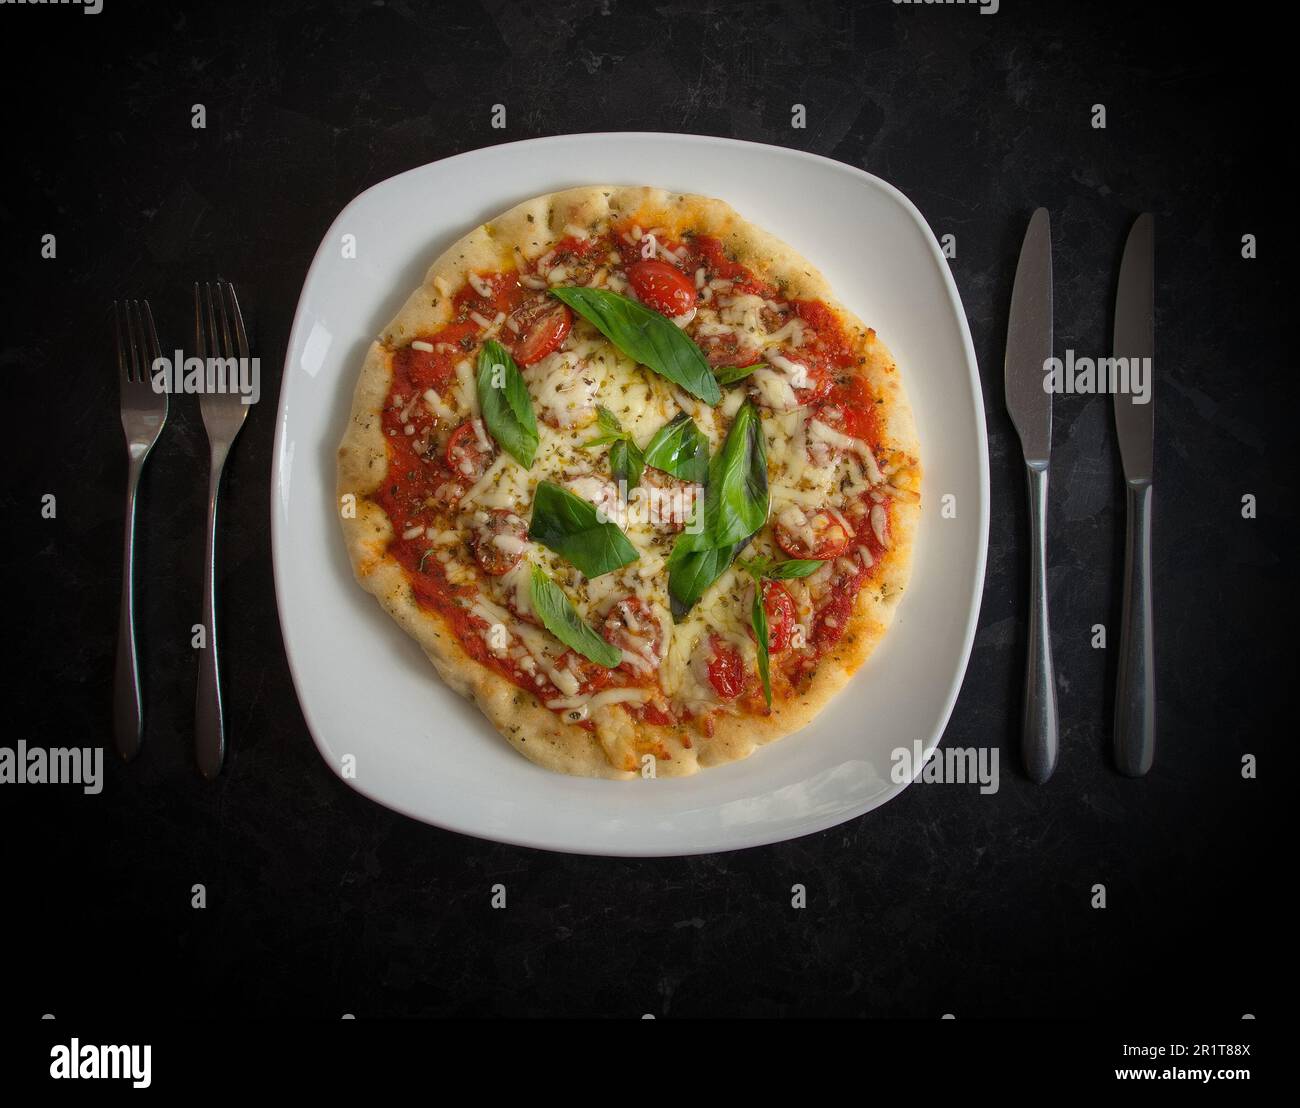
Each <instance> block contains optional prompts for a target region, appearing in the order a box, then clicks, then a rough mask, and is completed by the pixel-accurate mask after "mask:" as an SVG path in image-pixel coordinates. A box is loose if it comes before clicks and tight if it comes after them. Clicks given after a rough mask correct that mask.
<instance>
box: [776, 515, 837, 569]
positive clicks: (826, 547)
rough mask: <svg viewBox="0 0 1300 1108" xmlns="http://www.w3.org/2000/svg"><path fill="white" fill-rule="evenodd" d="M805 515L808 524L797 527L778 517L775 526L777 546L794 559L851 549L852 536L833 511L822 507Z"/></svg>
mask: <svg viewBox="0 0 1300 1108" xmlns="http://www.w3.org/2000/svg"><path fill="white" fill-rule="evenodd" d="M794 510H795V511H798V509H794ZM802 514H803V513H802V512H800V515H802ZM803 518H804V519H805V520H806V523H805V524H800V525H798V526H795V525H794V521H791V523H790V524H787V523H786V522H784V521H782V520H780V519H778V520H777V521H776V526H775V528H773V533H774V535H775V537H776V545H777V546H779V547H780V548H781V549H782V550H784V551H785V552H786V553H787V554H789V555H790V557H791V558H834V557H836V556H837V555H839V554H843V553H844V551H845V550H847V549H848V547H849V541H850V540H851V539H852V538H853V536H852V535H851V534H850V533H849V532H848V531H847V530H846V529H845V527H844V525H843V524H842V523H841V522H840V521H839V520H838V519H836V518H835V516H833V515H831V513H830V512H828V511H826V510H825V509H822V510H819V511H816V512H813V513H812V514H811V515H807V516H804V517H803ZM810 531H811V541H809V538H810V535H809V532H810Z"/></svg>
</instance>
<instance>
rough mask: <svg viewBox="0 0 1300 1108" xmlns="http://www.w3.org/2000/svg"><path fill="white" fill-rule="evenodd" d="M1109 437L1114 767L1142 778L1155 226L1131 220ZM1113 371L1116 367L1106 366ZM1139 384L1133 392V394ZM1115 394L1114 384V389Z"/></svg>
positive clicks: (1151, 695) (1151, 677)
mask: <svg viewBox="0 0 1300 1108" xmlns="http://www.w3.org/2000/svg"><path fill="white" fill-rule="evenodd" d="M1113 347H1114V349H1113V354H1114V356H1115V358H1116V359H1119V358H1124V359H1127V367H1126V368H1127V373H1126V374H1123V375H1119V374H1118V373H1117V376H1118V383H1119V384H1120V385H1125V386H1126V390H1127V391H1121V389H1120V388H1115V389H1114V408H1115V436H1116V438H1117V439H1118V440H1119V452H1120V459H1121V461H1122V462H1123V465H1124V486H1125V499H1126V507H1127V535H1126V537H1125V542H1124V612H1123V621H1122V623H1121V624H1120V643H1119V661H1118V670H1117V677H1116V682H1115V730H1114V748H1115V765H1116V767H1117V768H1118V769H1119V771H1120V772H1121V773H1125V774H1127V775H1128V776H1130V777H1141V776H1142V775H1143V774H1145V773H1146V772H1147V771H1148V770H1149V769H1150V768H1151V763H1152V762H1153V761H1154V759H1155V731H1156V721H1155V706H1156V698H1155V645H1154V616H1153V602H1152V595H1151V501H1152V488H1153V480H1154V465H1153V462H1152V458H1153V454H1154V443H1155V380H1154V376H1155V374H1154V367H1155V220H1154V219H1153V218H1152V216H1151V214H1150V213H1149V212H1148V213H1146V214H1143V215H1140V216H1138V218H1137V219H1136V220H1135V221H1134V223H1133V227H1132V230H1130V231H1129V235H1128V241H1127V242H1126V243H1125V245H1124V257H1123V260H1122V261H1121V262H1120V267H1119V284H1118V287H1117V291H1116V293H1115V341H1114V344H1113ZM1112 364H1113V365H1115V366H1116V369H1118V363H1112ZM1139 383H1142V384H1143V386H1144V387H1143V388H1141V389H1140V390H1139V389H1138V388H1137V387H1136V386H1137V385H1138V384H1139ZM1112 387H1114V384H1113V386H1112Z"/></svg>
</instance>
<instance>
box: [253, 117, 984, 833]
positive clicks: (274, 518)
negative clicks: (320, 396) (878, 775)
mask: <svg viewBox="0 0 1300 1108" xmlns="http://www.w3.org/2000/svg"><path fill="white" fill-rule="evenodd" d="M613 140H618V141H641V140H654V141H665V140H671V141H677V142H685V143H688V144H699V145H709V146H728V147H742V148H747V149H750V150H756V151H761V152H763V153H764V154H767V155H769V156H776V157H780V156H784V157H788V158H790V159H792V160H794V161H806V162H811V163H814V164H817V165H819V166H821V167H823V168H826V169H829V170H833V171H836V172H841V173H848V174H850V175H852V176H856V177H858V178H859V179H860V180H861V181H862V182H863V183H864V184H866V185H868V186H869V187H874V188H878V189H880V190H881V191H882V192H884V193H885V194H886V195H888V196H889V197H890V198H891V199H892V200H893V201H894V202H895V203H896V204H898V206H899V207H900V208H901V209H902V210H903V211H904V212H906V214H907V215H908V217H909V218H910V219H911V220H912V221H913V222H914V223H915V224H916V225H917V226H918V227H919V228H920V230H921V231H922V238H923V239H924V241H925V243H926V247H927V249H928V251H929V253H930V255H931V257H932V259H933V260H934V261H935V262H936V263H937V269H938V271H939V273H940V275H941V278H942V282H943V287H944V291H945V292H946V293H947V296H948V299H949V305H950V307H951V308H952V309H953V313H954V315H955V317H956V319H957V323H958V329H959V332H960V339H961V346H962V352H963V354H964V357H965V362H966V371H967V375H968V378H969V383H970V386H971V393H972V397H973V399H974V410H975V415H976V417H977V418H976V419H975V428H974V430H975V439H976V446H977V448H978V454H979V466H978V472H977V475H976V476H977V486H978V491H979V504H978V520H977V539H978V542H977V556H976V558H975V564H974V566H973V567H972V569H973V573H972V574H971V579H970V582H969V584H970V590H971V593H972V597H973V599H972V602H971V604H970V605H969V607H968V612H967V619H966V626H965V628H964V629H963V633H962V642H961V648H960V661H961V664H960V665H959V666H958V667H957V668H956V669H955V671H954V675H953V677H952V679H951V681H950V683H949V688H948V690H947V692H946V694H945V696H944V699H943V705H942V710H941V712H940V717H939V723H938V725H937V728H936V730H935V732H934V734H933V735H931V736H930V737H929V739H928V740H927V742H926V743H925V746H924V752H925V755H926V756H927V757H928V756H929V754H930V753H931V752H932V751H933V750H934V749H935V748H937V747H938V745H939V744H940V743H941V742H942V740H943V736H944V734H945V733H946V732H947V729H948V724H949V723H950V722H951V719H952V712H953V709H954V708H955V707H956V703H957V698H958V696H959V695H960V693H961V687H962V684H963V683H964V681H965V677H966V674H967V672H968V670H969V668H970V656H971V653H972V650H973V648H974V642H975V634H976V631H977V629H978V625H979V616H980V611H981V608H982V606H983V599H984V582H985V573H986V569H987V562H988V542H989V523H990V515H991V490H990V476H989V447H988V420H987V413H986V411H985V405H984V394H983V386H982V380H981V377H980V373H979V361H978V358H977V357H976V354H975V346H974V342H973V340H972V338H971V333H970V321H969V319H968V318H967V315H966V309H965V306H964V305H963V303H962V300H961V294H960V292H959V290H958V288H957V283H956V280H955V279H954V277H953V275H952V270H951V267H950V266H949V265H948V262H947V259H946V258H945V257H944V256H943V252H942V250H941V248H940V246H939V243H938V239H937V237H936V236H935V234H934V231H933V230H932V228H931V227H930V225H929V223H928V222H927V221H926V219H925V217H924V216H923V215H922V214H921V212H920V210H919V209H918V208H917V207H916V205H915V204H914V203H912V201H911V200H910V199H909V198H908V197H907V195H906V194H905V193H903V192H902V191H901V190H899V189H898V188H897V187H895V186H894V185H892V184H890V183H889V182H888V181H886V180H884V179H883V178H880V177H877V176H875V174H872V173H869V172H868V171H867V170H865V169H861V168H859V167H858V166H855V165H850V164H848V163H847V162H842V161H839V160H837V159H835V158H829V157H826V156H824V155H821V154H814V153H811V152H809V151H806V150H798V149H794V148H791V147H786V146H776V145H773V144H771V143H762V142H752V141H749V140H745V139H734V138H726V137H720V136H715V135H700V134H694V133H678V132H673V131H580V132H574V133H570V134H561V135H547V136H542V137H538V138H530V139H519V140H516V141H514V142H506V143H495V144H489V145H487V146H481V147H476V148H475V149H473V150H463V151H461V152H460V153H457V154H451V155H448V156H447V157H445V158H438V159H436V160H434V161H431V162H426V163H424V164H422V165H418V166H413V167H412V168H410V169H406V170H403V171H402V172H400V173H395V174H393V175H392V176H389V177H385V178H384V179H383V180H381V181H376V182H375V183H374V184H372V185H369V186H367V187H366V188H365V189H363V190H362V191H361V192H359V193H357V194H356V195H355V196H354V197H353V198H352V199H351V200H349V201H348V202H347V203H346V204H345V205H344V206H343V207H342V208H341V209H340V210H339V212H338V214H337V215H336V216H335V217H334V219H333V220H331V221H330V224H329V226H328V227H327V228H326V230H325V233H324V235H323V236H322V238H321V241H320V244H319V245H318V246H317V248H316V252H315V254H314V255H313V256H312V260H311V264H310V265H309V266H308V268H307V272H306V275H305V276H304V277H303V283H302V289H301V290H300V291H299V293H298V299H297V303H296V304H295V306H294V314H293V322H292V325H291V326H290V329H289V335H288V339H287V341H286V344H285V352H284V365H283V367H282V371H281V383H280V391H279V395H278V397H277V403H276V420H275V437H274V445H273V450H272V454H271V489H270V492H271V496H270V497H269V501H270V515H271V570H272V584H273V587H274V591H275V604H276V615H277V618H278V621H279V625H280V639H281V643H282V646H283V648H284V655H285V659H286V661H287V662H288V665H289V675H290V679H291V681H292V682H293V689H294V695H295V697H296V698H297V701H298V707H299V710H300V711H301V712H302V716H303V722H304V724H305V725H306V727H307V732H308V734H309V735H310V736H311V740H312V743H313V745H314V746H315V747H316V752H317V753H318V754H319V755H320V757H321V760H322V761H323V762H324V763H325V765H326V766H327V767H328V768H329V769H330V771H331V772H332V773H333V774H334V776H335V777H337V778H338V779H339V780H340V781H342V782H344V784H346V785H347V786H348V787H349V788H351V789H352V790H354V791H355V792H357V793H359V794H360V795H361V796H364V797H365V798H366V799H367V800H370V801H372V802H374V803H376V804H379V805H381V806H382V807H384V808H387V809H389V810H390V811H394V812H397V813H399V814H400V815H403V816H406V817H408V818H410V819H414V820H417V821H419V822H420V823H423V824H427V825H429V826H432V827H436V828H439V829H440V830H444V831H451V832H454V833H456V834H458V835H466V836H469V837H471V838H475V839H480V840H483V841H487V842H499V843H503V844H506V845H509V846H516V847H528V848H531V849H534V850H547V851H551V852H554V853H561V854H577V855H585V856H588V857H622V858H664V857H689V856H694V855H700V854H715V853H730V852H732V851H736V850H749V849H753V848H756V847H760V846H770V845H773V844H775V843H780V842H787V841H791V840H794V839H799V838H803V837H805V836H807V835H812V834H816V833H818V832H820V831H825V830H827V829H829V828H831V827H836V826H838V825H840V824H842V823H847V822H849V821H850V820H855V819H858V818H860V817H862V816H864V815H866V814H867V813H868V812H871V811H874V810H875V809H877V808H880V807H882V806H883V805H885V804H887V803H888V802H889V801H891V800H893V799H895V798H897V797H898V796H899V795H901V794H902V793H903V792H904V791H905V790H906V789H907V788H908V787H909V786H910V785H911V784H912V783H913V782H914V781H915V780H916V778H917V777H918V776H919V775H920V772H921V765H923V764H924V759H922V763H921V764H920V765H918V766H916V767H915V771H914V773H913V775H912V777H911V778H910V779H909V780H907V781H905V782H901V783H896V784H897V787H896V788H894V789H892V790H886V791H884V792H882V793H880V794H877V795H875V796H872V797H869V798H868V799H867V800H865V801H864V802H863V803H862V804H861V805H853V806H851V807H850V808H846V809H843V810H838V811H835V812H832V813H829V814H823V815H814V816H810V817H808V818H807V819H806V820H803V821H800V822H799V824H798V826H797V827H794V828H791V827H789V826H785V825H782V826H779V827H778V826H769V827H768V828H767V829H766V830H765V829H764V828H763V826H762V825H756V826H755V827H754V828H753V829H751V830H747V832H746V833H745V834H744V835H743V836H742V838H743V841H740V842H737V843H735V844H733V845H729V846H718V845H715V844H712V843H710V844H707V845H703V846H701V847H699V848H698V849H695V848H692V847H689V846H688V847H680V846H674V847H671V848H666V849H655V848H653V847H647V848H636V847H632V846H621V845H611V846H605V845H602V846H600V848H599V849H592V845H593V844H586V845H580V844H576V843H572V842H569V841H568V840H563V841H560V840H549V841H546V840H545V839H544V837H543V836H539V835H537V834H535V833H534V834H530V835H527V836H525V835H513V834H511V833H509V832H502V833H497V832H492V833H487V832H485V831H484V830H483V829H481V828H477V827H476V828H473V829H471V828H467V827H464V826H458V825H457V823H458V821H457V820H456V819H455V818H452V819H438V818H433V817H431V816H430V815H428V814H427V813H425V812H422V811H417V810H414V809H413V808H411V807H410V806H409V805H407V804H404V803H402V802H400V801H396V800H394V799H392V798H391V797H386V796H382V795H378V794H377V793H376V792H374V791H373V790H371V789H370V788H367V787H366V786H365V785H364V784H362V783H361V781H360V780H359V779H358V778H349V777H346V776H344V774H343V772H342V768H341V767H340V766H336V765H335V764H334V762H333V761H332V760H331V758H330V757H329V756H328V751H327V749H326V747H325V745H324V743H323V741H322V740H321V739H320V738H319V736H318V727H317V724H316V722H315V720H314V719H313V713H312V708H311V707H310V704H309V700H308V698H307V697H305V696H304V695H303V688H304V680H303V676H302V675H301V674H300V669H301V668H302V666H301V664H300V661H299V660H298V659H296V658H295V654H294V650H293V648H292V647H291V645H290V637H289V636H288V634H287V633H286V628H287V627H288V626H289V623H288V620H287V615H286V611H285V603H286V601H285V590H284V589H282V588H281V584H280V576H281V548H282V545H283V543H284V541H285V538H284V535H283V534H282V526H284V525H282V524H281V523H280V515H281V513H280V511H279V508H278V505H279V497H278V495H277V493H278V492H279V489H280V480H279V475H280V472H281V464H282V461H283V454H284V448H285V441H286V438H287V434H288V413H289V408H290V402H291V400H292V399H293V394H294V391H295V380H296V377H297V376H299V375H297V374H295V373H294V372H293V359H294V355H295V353H296V352H300V348H301V341H300V340H301V338H302V334H301V332H302V329H303V328H304V326H305V320H304V313H303V310H302V309H303V303H304V299H305V297H306V296H307V291H308V289H309V288H310V287H311V285H312V283H313V280H314V278H315V277H316V275H317V271H318V270H319V269H320V268H321V267H322V266H323V265H324V262H325V258H326V256H327V254H328V253H329V247H330V246H331V244H332V243H333V240H334V231H335V228H336V227H338V226H339V224H340V223H342V222H343V221H344V220H345V218H346V217H347V216H348V213H349V212H351V211H352V210H353V208H355V207H356V206H358V205H359V204H361V203H362V201H364V200H365V198H366V197H368V196H369V195H370V194H371V193H373V192H376V191H378V190H380V189H384V188H386V187H388V186H391V185H393V184H394V183H395V182H397V181H400V180H401V179H403V178H405V177H409V176H411V175H412V174H417V173H423V172H425V171H427V170H429V169H432V168H433V167H434V166H445V165H447V164H448V163H452V162H456V161H461V160H465V159H470V158H473V157H475V156H478V155H481V154H483V153H485V152H488V151H500V150H516V151H520V152H523V151H525V150H528V149H536V148H537V147H539V146H546V145H558V144H561V143H571V142H574V141H582V142H591V143H599V142H602V141H606V142H607V141H613ZM904 599H906V598H904ZM617 784H619V785H623V784H625V783H622V782H619V783H617Z"/></svg>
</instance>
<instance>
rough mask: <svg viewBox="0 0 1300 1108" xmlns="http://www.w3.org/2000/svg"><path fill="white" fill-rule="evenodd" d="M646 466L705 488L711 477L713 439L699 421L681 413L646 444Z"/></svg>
mask: <svg viewBox="0 0 1300 1108" xmlns="http://www.w3.org/2000/svg"><path fill="white" fill-rule="evenodd" d="M645 464H646V465H648V466H654V467H655V469H662V470H663V471H664V472H665V473H671V474H672V475H673V476H674V477H680V478H681V479H682V480H683V481H690V482H691V483H692V484H695V485H702V484H703V483H704V482H705V481H706V480H708V476H709V440H708V439H706V438H705V437H704V433H703V432H702V431H701V430H700V429H699V428H698V427H697V426H695V420H693V419H691V417H690V416H688V415H687V414H686V413H685V412H678V413H677V415H675V416H673V418H672V419H670V420H669V421H668V422H667V423H665V424H664V425H663V426H662V427H660V428H659V430H658V431H656V432H655V434H654V438H652V439H651V440H650V442H649V443H648V444H647V445H646V448H645Z"/></svg>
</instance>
